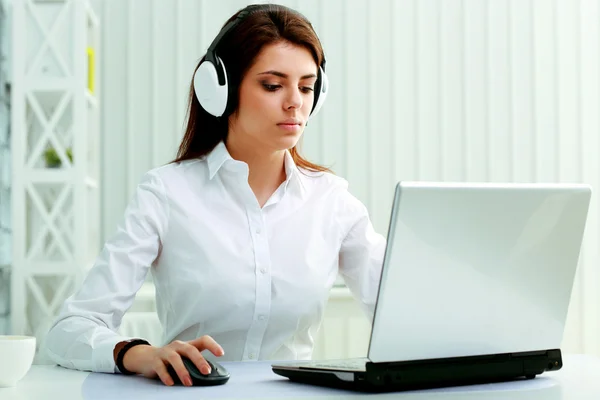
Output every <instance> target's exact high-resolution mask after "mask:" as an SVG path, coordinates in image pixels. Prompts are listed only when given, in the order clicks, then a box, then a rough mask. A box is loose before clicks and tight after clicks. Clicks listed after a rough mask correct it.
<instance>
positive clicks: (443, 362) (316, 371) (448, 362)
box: [272, 349, 563, 392]
mask: <svg viewBox="0 0 600 400" xmlns="http://www.w3.org/2000/svg"><path fill="white" fill-rule="evenodd" d="M562 365H563V364H562V356H561V352H560V350H558V349H557V350H548V351H536V352H526V353H510V354H496V355H489V356H470V357H456V358H444V359H432V360H422V361H403V362H389V363H373V362H367V364H366V369H365V370H364V371H342V370H338V371H335V370H327V369H320V368H311V367H302V365H301V364H299V365H297V366H294V367H286V366H277V365H274V366H273V367H272V369H273V372H275V373H276V374H278V375H281V376H284V377H287V378H289V379H290V380H291V381H294V382H300V383H307V384H311V385H319V386H328V387H335V388H340V389H347V390H352V391H364V392H391V391H403V390H418V389H433V388H440V387H450V386H464V385H474V384H483V383H498V382H507V381H514V380H521V379H533V378H535V377H536V376H537V375H539V374H542V373H543V372H544V371H557V370H559V369H561V368H562Z"/></svg>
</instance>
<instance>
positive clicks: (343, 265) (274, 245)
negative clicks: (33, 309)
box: [46, 142, 385, 373]
mask: <svg viewBox="0 0 600 400" xmlns="http://www.w3.org/2000/svg"><path fill="white" fill-rule="evenodd" d="M285 171H286V175H287V179H286V180H285V182H284V183H283V184H282V185H281V186H280V187H279V188H278V189H277V190H276V191H275V193H274V194H273V195H272V196H271V198H270V199H269V200H268V201H267V203H266V204H265V205H264V207H263V208H262V209H261V208H260V206H259V204H258V202H257V200H256V197H255V195H254V193H253V192H252V190H251V188H250V186H249V185H248V165H247V164H246V163H244V162H241V161H237V160H234V159H233V158H232V157H231V156H230V155H229V153H228V151H227V148H226V147H225V145H224V144H223V143H222V142H221V143H220V144H219V145H218V146H217V147H216V148H215V149H214V150H213V151H212V152H211V153H210V154H209V155H208V156H206V157H204V158H202V159H196V160H190V161H184V162H181V163H177V164H169V165H165V166H162V167H159V168H156V169H153V170H151V171H149V172H147V173H146V174H145V175H144V176H143V177H142V179H141V182H140V183H139V185H138V187H137V189H136V192H135V194H134V196H133V198H132V200H131V202H130V203H129V204H128V206H127V209H126V211H125V216H124V220H123V221H122V222H121V223H120V224H119V226H118V229H117V232H116V233H115V235H114V236H113V237H112V238H110V239H109V240H108V241H107V242H106V244H105V245H104V247H103V249H102V251H101V253H100V255H99V257H98V258H97V260H96V262H95V264H94V266H93V267H92V268H91V270H90V271H89V273H88V275H87V277H86V279H85V281H84V282H83V285H82V287H81V288H80V289H79V290H78V291H77V292H76V293H75V294H73V295H72V296H71V297H69V298H68V299H67V300H66V301H65V303H64V305H63V306H62V308H61V310H60V314H59V316H58V318H57V320H56V322H55V324H54V325H53V327H52V328H51V329H50V331H49V333H48V335H47V337H46V350H47V353H48V356H49V357H50V358H51V359H52V360H53V361H54V362H56V363H58V364H60V365H63V366H65V367H67V368H74V369H81V370H88V371H95V372H111V373H112V372H118V369H117V368H116V367H115V362H114V359H113V350H114V347H115V345H116V344H117V343H118V342H120V341H122V340H127V339H131V338H129V337H123V336H121V335H119V334H118V333H117V331H118V329H119V326H120V323H121V318H122V317H123V314H125V312H127V310H128V309H129V308H130V307H131V305H132V303H133V301H134V298H135V295H136V292H137V291H138V290H139V289H140V287H141V286H142V284H143V283H144V281H145V279H146V275H147V273H148V271H151V273H152V277H153V281H154V284H155V286H156V305H157V312H158V317H159V319H160V321H161V324H162V326H163V337H164V338H165V340H166V343H169V342H171V341H173V340H176V339H179V340H183V341H187V340H192V339H194V338H197V337H200V336H202V335H210V336H212V337H213V338H214V339H215V340H216V341H217V342H218V343H219V344H220V345H221V346H222V347H223V349H224V351H225V355H224V356H222V357H219V358H218V360H221V361H242V360H243V361H246V360H265V359H267V360H293V359H310V358H311V355H312V350H313V344H314V343H313V342H314V338H315V336H316V334H317V330H318V329H319V326H320V323H321V320H322V318H323V312H324V309H325V305H326V303H327V299H328V295H329V290H330V289H331V287H332V285H333V284H334V283H335V281H336V277H337V275H338V272H339V273H340V275H341V276H342V277H343V278H344V281H345V283H346V285H347V286H348V287H349V289H350V290H351V292H352V294H353V296H354V297H355V298H356V299H357V300H358V301H359V302H360V304H361V305H362V306H363V309H364V310H365V312H366V314H367V316H369V317H370V318H371V319H372V316H373V312H374V305H375V299H376V295H377V290H378V286H379V278H380V271H381V265H382V262H383V255H384V251H385V238H384V237H383V236H382V235H380V234H378V233H376V232H375V231H374V230H373V227H372V224H371V221H370V219H369V215H368V212H367V209H366V207H365V206H364V205H363V204H362V203H361V202H360V201H359V200H357V199H356V198H355V197H354V196H352V195H351V194H350V193H349V192H348V190H347V186H348V185H347V182H346V181H345V180H343V179H341V178H339V177H337V176H335V175H333V174H330V173H314V172H307V171H304V170H301V169H300V168H298V167H297V166H296V165H295V164H294V161H293V159H292V157H291V155H290V154H289V153H286V157H285ZM166 343H152V344H153V345H158V346H162V345H164V344H166ZM203 355H204V356H205V357H207V358H209V359H213V360H214V359H216V357H214V356H213V355H212V354H211V353H209V352H208V351H204V352H203Z"/></svg>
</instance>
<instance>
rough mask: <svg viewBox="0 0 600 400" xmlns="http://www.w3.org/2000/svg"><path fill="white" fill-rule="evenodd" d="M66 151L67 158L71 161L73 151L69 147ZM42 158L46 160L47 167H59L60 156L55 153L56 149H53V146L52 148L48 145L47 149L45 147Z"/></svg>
mask: <svg viewBox="0 0 600 400" xmlns="http://www.w3.org/2000/svg"><path fill="white" fill-rule="evenodd" d="M66 153H67V157H68V158H69V161H70V162H71V163H72V162H73V151H72V150H71V148H70V147H69V148H67V150H66ZM44 159H45V160H46V166H47V167H49V168H56V167H60V166H61V164H62V162H61V160H60V157H59V156H58V154H57V153H56V150H54V148H52V147H50V148H49V149H47V150H46V151H45V152H44Z"/></svg>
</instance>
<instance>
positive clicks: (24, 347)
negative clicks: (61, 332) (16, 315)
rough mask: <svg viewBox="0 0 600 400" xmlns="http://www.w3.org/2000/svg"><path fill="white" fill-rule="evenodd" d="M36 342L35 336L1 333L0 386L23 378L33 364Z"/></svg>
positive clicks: (15, 382)
mask: <svg viewBox="0 0 600 400" xmlns="http://www.w3.org/2000/svg"><path fill="white" fill-rule="evenodd" d="M35 344H36V339H35V337H34V336H10V335H0V387H11V386H15V385H16V384H17V382H19V381H20V380H21V379H23V377H24V376H25V375H26V374H27V372H28V371H29V368H31V364H33V358H34V356H35ZM0 397H1V396H0Z"/></svg>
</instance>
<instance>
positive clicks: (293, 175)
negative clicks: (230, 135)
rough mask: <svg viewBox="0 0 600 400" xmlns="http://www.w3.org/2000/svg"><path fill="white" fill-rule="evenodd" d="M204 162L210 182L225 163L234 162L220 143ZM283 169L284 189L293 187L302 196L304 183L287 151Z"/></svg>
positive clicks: (304, 189)
mask: <svg viewBox="0 0 600 400" xmlns="http://www.w3.org/2000/svg"><path fill="white" fill-rule="evenodd" d="M206 161H207V163H208V173H209V178H210V179H211V180H212V179H213V178H214V177H215V175H216V174H217V172H219V170H220V169H221V168H222V167H223V165H225V163H226V162H230V161H236V160H234V159H233V157H231V155H230V154H229V151H228V150H227V147H226V146H225V143H224V142H223V141H220V142H219V143H218V144H217V145H216V146H215V148H214V149H213V150H212V151H211V152H210V153H209V154H208V156H207V157H206ZM284 168H285V175H286V179H285V182H284V183H285V188H286V189H287V188H288V187H290V186H291V187H293V190H296V191H297V193H298V194H300V195H304V194H305V192H306V187H305V186H304V182H303V179H302V176H301V175H302V173H301V172H300V170H299V168H298V166H297V165H296V163H295V162H294V158H293V157H292V155H291V154H290V152H289V150H286V151H285V155H284Z"/></svg>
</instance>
